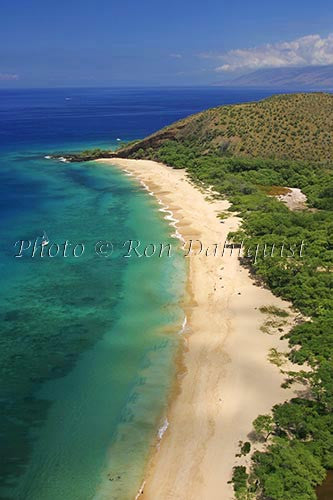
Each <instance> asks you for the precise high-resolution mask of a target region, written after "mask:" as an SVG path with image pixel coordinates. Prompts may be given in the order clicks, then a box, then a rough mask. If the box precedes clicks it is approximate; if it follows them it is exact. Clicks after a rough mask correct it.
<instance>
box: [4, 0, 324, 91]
mask: <svg viewBox="0 0 333 500" xmlns="http://www.w3.org/2000/svg"><path fill="white" fill-rule="evenodd" d="M325 64H333V9H332V5H331V1H329V0H316V1H315V2H314V1H311V2H310V1H309V0H303V1H300V0H288V1H287V0H280V1H279V2H270V1H269V0H265V1H259V0H251V1H250V0H246V1H245V0H234V1H230V0H228V1H225V0H220V1H212V0H206V1H204V2H203V1H201V2H198V1H196V0H191V1H190V0H177V1H176V0H164V1H159V0H154V1H153V0H140V1H139V0H136V1H133V0H119V1H114V0H94V1H93V0H89V1H87V0H66V1H64V0H57V1H50V0H29V1H27V0H1V5H0V87H6V88H17V87H58V86H64V87H76V86H85V87H95V86H125V85H126V86H141V85H143V86H147V85H148V86H149V85H152V86H156V85H168V86H170V85H210V84H214V83H220V82H222V83H223V82H227V81H228V80H230V79H232V78H235V77H236V76H238V75H239V74H244V73H246V72H250V71H253V70H255V69H259V68H265V67H281V66H307V65H325Z"/></svg>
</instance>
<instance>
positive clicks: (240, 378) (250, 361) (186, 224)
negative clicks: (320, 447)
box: [101, 159, 293, 500]
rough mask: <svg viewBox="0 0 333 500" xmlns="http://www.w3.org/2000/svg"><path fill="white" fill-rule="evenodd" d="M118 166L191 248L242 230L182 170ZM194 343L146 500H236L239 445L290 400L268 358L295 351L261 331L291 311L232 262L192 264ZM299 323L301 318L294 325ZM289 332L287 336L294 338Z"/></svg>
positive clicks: (139, 163) (136, 163)
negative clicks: (148, 193) (273, 311)
mask: <svg viewBox="0 0 333 500" xmlns="http://www.w3.org/2000/svg"><path fill="white" fill-rule="evenodd" d="M101 161H103V162H105V163H111V164H114V165H118V166H119V167H121V168H122V169H126V170H128V171H130V172H132V173H133V175H134V176H135V177H136V178H138V179H141V180H143V181H144V182H145V183H146V185H147V186H149V188H150V189H151V190H152V191H154V192H155V194H156V195H157V196H158V197H159V198H160V199H161V200H162V201H163V202H164V203H166V204H167V205H169V207H170V208H171V210H173V211H174V214H175V216H176V218H177V219H179V220H180V222H179V224H178V227H179V230H180V232H181V233H182V234H183V236H184V237H185V238H186V239H189V238H191V237H192V238H199V239H200V240H201V241H202V242H203V243H204V244H205V245H208V244H214V243H218V242H219V243H222V244H223V242H224V241H225V240H226V237H227V234H228V232H229V231H231V230H235V229H236V228H237V227H238V225H239V222H240V221H239V220H238V219H237V217H235V216H232V217H230V218H228V219H226V220H225V221H224V223H222V222H221V221H220V220H219V219H218V218H217V213H219V212H221V211H223V210H225V209H226V208H227V207H228V206H229V204H228V202H227V201H207V194H203V193H202V192H200V191H199V190H198V189H197V188H196V187H194V186H193V185H192V184H191V183H190V182H189V181H188V180H187V175H186V173H185V171H184V170H174V169H172V168H169V167H166V166H164V165H161V164H158V163H155V162H151V161H146V160H126V159H117V160H116V159H111V160H101ZM189 288H190V293H191V301H190V304H189V306H188V311H187V314H188V333H187V334H186V336H185V343H186V348H185V349H184V353H183V363H184V366H185V367H186V373H185V375H184V374H183V375H182V376H179V381H178V382H179V391H178V392H177V394H176V395H175V397H174V398H173V400H172V401H171V403H170V407H169V411H168V415H167V417H168V421H169V423H170V424H169V427H168V429H167V431H166V433H165V435H164V437H163V439H162V442H161V444H160V447H159V449H158V451H156V453H155V454H154V455H153V456H152V458H151V460H150V462H149V464H148V466H147V468H146V474H145V478H144V479H145V485H144V491H143V493H141V494H140V495H139V498H143V499H145V500H147V499H148V500H229V499H232V498H233V493H232V487H231V485H228V484H227V482H228V480H230V478H231V473H232V467H233V466H234V465H235V464H236V459H235V454H236V453H237V452H238V442H239V440H243V441H245V440H248V437H247V435H248V433H249V432H251V430H252V425H251V424H252V421H253V420H254V419H255V418H256V417H257V416H258V414H262V413H267V412H269V411H270V409H271V407H272V406H273V405H274V404H276V403H278V402H282V401H285V400H286V399H288V398H289V397H290V396H291V395H292V392H291V390H283V389H281V387H280V385H281V383H282V381H283V377H282V375H281V373H280V371H279V369H278V368H277V367H276V366H275V365H273V364H271V363H270V362H269V361H268V360H267V355H268V352H269V350H270V348H272V347H275V348H277V349H278V350H279V351H285V350H287V343H286V341H280V340H279V337H280V334H279V333H275V334H271V335H270V334H267V333H263V332H262V331H260V326H261V325H262V324H263V323H264V321H265V320H266V319H267V318H266V317H265V315H264V314H262V313H261V312H260V311H259V309H258V308H259V307H261V306H264V305H276V306H278V307H282V308H287V307H288V304H287V303H286V302H283V301H282V300H280V299H278V298H276V297H275V296H274V295H273V294H272V293H271V292H270V291H269V290H267V289H263V288H261V287H258V286H256V285H255V284H254V282H253V280H252V279H251V277H250V276H249V273H248V271H247V270H246V269H244V268H242V267H241V266H240V263H239V260H238V258H237V253H236V252H235V254H234V255H233V256H230V255H225V256H224V257H223V258H222V257H213V256H211V257H206V256H205V255H200V256H198V255H193V256H192V257H190V266H189ZM290 317H291V318H293V314H291V316H290ZM291 322H292V320H289V325H286V326H285V327H284V329H286V328H290V323H291Z"/></svg>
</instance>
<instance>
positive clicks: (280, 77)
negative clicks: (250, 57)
mask: <svg viewBox="0 0 333 500" xmlns="http://www.w3.org/2000/svg"><path fill="white" fill-rule="evenodd" d="M221 85H225V83H224V84H223V83H221ZM229 85H232V86H235V87H257V88H273V89H288V90H292V89H295V90H300V89H302V90H306V89H309V90H320V89H324V90H329V89H333V65H327V66H305V67H300V68H295V67H292V68H289V67H285V68H265V69H259V70H256V71H253V72H251V73H247V74H245V75H242V76H239V77H238V78H235V79H233V80H231V82H229Z"/></svg>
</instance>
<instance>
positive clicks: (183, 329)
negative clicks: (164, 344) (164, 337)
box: [178, 314, 187, 335]
mask: <svg viewBox="0 0 333 500" xmlns="http://www.w3.org/2000/svg"><path fill="white" fill-rule="evenodd" d="M186 326H187V316H186V314H185V316H184V319H183V324H182V327H181V329H180V330H179V332H178V334H179V335H183V333H185V331H186Z"/></svg>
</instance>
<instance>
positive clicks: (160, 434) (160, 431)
mask: <svg viewBox="0 0 333 500" xmlns="http://www.w3.org/2000/svg"><path fill="white" fill-rule="evenodd" d="M168 427H169V420H168V419H167V418H166V417H165V419H164V422H163V425H161V427H160V428H159V429H158V433H157V435H158V446H159V444H160V442H161V441H162V438H163V436H164V434H165V432H166V430H167V428H168Z"/></svg>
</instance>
